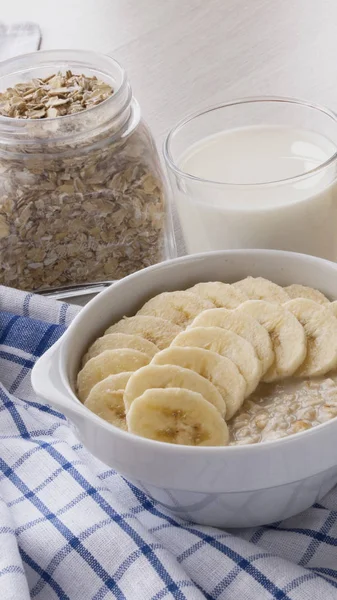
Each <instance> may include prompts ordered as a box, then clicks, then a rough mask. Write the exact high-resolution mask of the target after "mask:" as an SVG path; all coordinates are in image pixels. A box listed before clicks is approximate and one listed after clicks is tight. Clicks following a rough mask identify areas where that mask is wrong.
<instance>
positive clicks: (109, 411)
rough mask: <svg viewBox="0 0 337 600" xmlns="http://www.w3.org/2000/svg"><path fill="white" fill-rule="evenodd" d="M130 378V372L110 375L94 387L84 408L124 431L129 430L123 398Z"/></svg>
mask: <svg viewBox="0 0 337 600" xmlns="http://www.w3.org/2000/svg"><path fill="white" fill-rule="evenodd" d="M130 376H131V373H129V372H127V373H118V374H117V375H109V377H107V378H106V379H103V381H100V382H99V383H96V385H94V387H93V388H92V390H91V392H90V394H89V396H88V398H87V399H86V400H85V402H84V406H86V407H87V408H89V410H91V411H92V412H93V413H95V414H96V415H98V416H99V417H101V418H102V419H104V420H105V421H108V423H112V425H115V427H119V429H124V431H126V430H127V426H126V420H125V405H124V399H123V396H124V389H125V386H126V384H127V382H128V380H129V379H130Z"/></svg>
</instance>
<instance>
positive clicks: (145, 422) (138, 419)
mask: <svg viewBox="0 0 337 600" xmlns="http://www.w3.org/2000/svg"><path fill="white" fill-rule="evenodd" d="M127 424H128V429H129V431H130V432H131V433H135V434H136V435H140V436H142V437H146V438H150V439H152V440H157V441H158V442H168V443H170V444H184V445H186V446H226V445H227V444H228V428H227V425H226V423H225V421H224V420H223V419H222V417H221V415H220V413H219V411H218V410H217V409H216V408H214V406H212V405H211V404H210V403H209V402H207V401H206V400H205V398H203V396H202V395H201V394H199V393H198V392H192V391H191V390H185V389H181V388H167V389H151V390H147V391H146V392H144V394H143V395H142V396H140V397H139V398H137V399H136V400H135V401H134V402H133V403H132V405H131V408H130V410H129V412H128V414H127Z"/></svg>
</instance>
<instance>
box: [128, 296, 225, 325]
mask: <svg viewBox="0 0 337 600" xmlns="http://www.w3.org/2000/svg"><path fill="white" fill-rule="evenodd" d="M213 306H214V305H213V304H212V302H210V301H209V300H204V299H203V298H200V297H199V296H197V295H196V294H192V292H186V291H178V292H163V293H162V294H159V295H158V296H155V297H154V298H151V300H149V301H148V302H146V304H144V306H143V307H142V308H141V309H140V310H139V311H138V313H137V314H138V315H152V316H154V317H160V318H162V319H167V320H168V321H171V323H175V324H176V325H180V326H181V327H185V326H186V325H188V323H190V322H191V321H193V319H194V317H196V316H197V315H198V314H199V313H201V312H202V311H203V310H206V309H207V308H212V307H213Z"/></svg>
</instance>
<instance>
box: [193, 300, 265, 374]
mask: <svg viewBox="0 0 337 600" xmlns="http://www.w3.org/2000/svg"><path fill="white" fill-rule="evenodd" d="M194 327H221V328H222V329H227V330H228V331H233V333H236V334H237V335H239V336H240V337H242V338H244V339H245V340H246V341H247V342H249V343H250V344H251V345H252V346H253V348H254V350H255V352H256V355H257V357H258V359H259V360H260V362H261V369H262V370H261V376H262V375H264V374H265V373H266V371H267V369H269V367H270V365H271V364H272V363H273V361H274V351H273V347H272V343H271V339H270V336H269V335H268V332H267V331H266V330H265V328H264V327H262V325H260V323H258V321H257V320H256V319H253V317H250V316H249V315H245V314H243V313H238V312H237V311H236V309H235V310H228V309H227V308H213V309H211V310H205V311H204V312H203V313H201V315H198V317H196V318H195V319H194V321H193V323H192V324H191V325H190V326H189V328H188V329H191V328H194Z"/></svg>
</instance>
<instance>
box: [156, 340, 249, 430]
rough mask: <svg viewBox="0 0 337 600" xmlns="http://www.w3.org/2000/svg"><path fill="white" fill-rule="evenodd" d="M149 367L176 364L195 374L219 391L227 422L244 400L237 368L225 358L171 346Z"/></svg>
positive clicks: (242, 381)
mask: <svg viewBox="0 0 337 600" xmlns="http://www.w3.org/2000/svg"><path fill="white" fill-rule="evenodd" d="M151 364H154V365H178V366H180V367H184V368H185V369H191V371H196V373H199V375H201V376H202V377H206V379H209V380H210V382H211V383H213V385H215V387H216V388H217V389H218V390H219V392H220V394H221V396H222V397H223V399H224V401H225V404H226V415H225V416H226V420H227V421H228V420H229V419H230V418H231V417H232V416H233V415H234V414H235V413H236V411H237V410H238V409H239V408H240V406H241V405H242V403H243V401H244V397H245V392H246V382H245V380H244V378H243V377H242V375H241V374H240V372H239V369H238V368H237V366H236V365H235V364H234V363H233V362H232V361H231V360H229V358H225V357H224V356H220V355H219V354H216V353H215V352H210V351H209V350H203V349H202V348H189V347H186V348H180V347H178V346H171V347H170V348H166V350H162V351H161V352H158V354H156V355H155V357H154V358H153V359H152V362H151Z"/></svg>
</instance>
